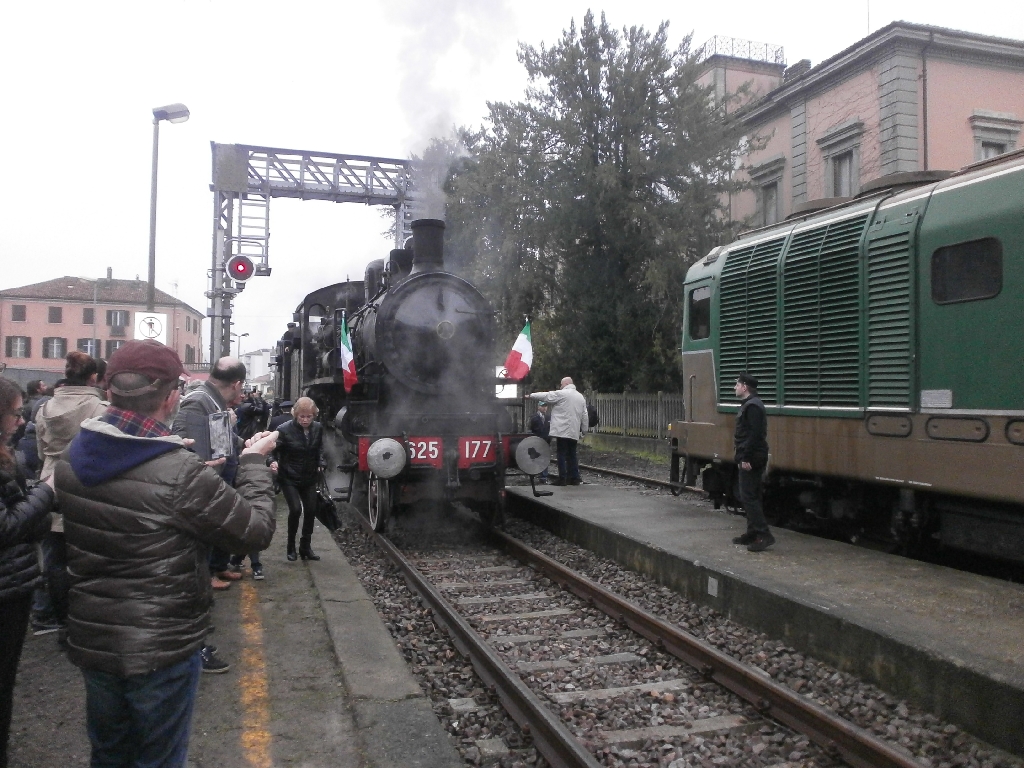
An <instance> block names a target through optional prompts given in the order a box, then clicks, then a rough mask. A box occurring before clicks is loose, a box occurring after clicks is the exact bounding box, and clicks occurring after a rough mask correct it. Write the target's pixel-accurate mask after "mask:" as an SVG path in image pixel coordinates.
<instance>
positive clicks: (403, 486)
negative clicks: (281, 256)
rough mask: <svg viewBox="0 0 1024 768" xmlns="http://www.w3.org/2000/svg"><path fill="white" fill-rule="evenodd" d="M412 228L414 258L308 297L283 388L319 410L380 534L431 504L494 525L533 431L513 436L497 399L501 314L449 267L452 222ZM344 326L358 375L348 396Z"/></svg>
mask: <svg viewBox="0 0 1024 768" xmlns="http://www.w3.org/2000/svg"><path fill="white" fill-rule="evenodd" d="M412 232H413V236H412V242H411V246H412V247H411V250H410V249H409V248H408V246H407V248H406V249H398V250H394V251H392V252H391V254H390V257H389V258H388V259H387V260H386V261H385V260H377V261H373V262H370V264H368V265H367V267H366V273H365V277H364V280H363V282H361V283H360V282H345V283H338V284H335V285H331V286H326V287H324V288H320V289H318V290H317V291H314V292H312V293H310V294H309V295H308V296H306V298H305V299H304V300H303V302H302V304H301V305H300V306H299V307H298V308H297V310H296V315H295V320H296V323H293V324H290V325H289V328H288V331H287V332H286V333H285V334H284V336H283V337H282V338H281V340H280V341H279V342H278V348H279V349H278V365H277V387H278V389H277V391H278V393H279V396H280V397H282V399H294V398H296V397H298V396H300V395H306V396H308V397H311V398H312V399H313V400H314V401H315V402H316V403H317V405H318V407H319V408H320V413H321V419H323V420H324V422H325V426H327V427H328V428H333V430H334V446H335V448H336V453H337V454H338V455H339V456H342V457H343V458H342V459H341V467H342V469H343V470H344V471H346V472H349V473H351V475H352V476H351V478H350V487H351V488H352V489H353V490H352V501H353V503H355V504H356V505H357V506H360V507H364V508H365V509H366V512H367V514H368V516H369V518H370V522H371V523H372V525H373V527H374V529H375V530H382V529H383V528H384V527H385V524H386V523H387V521H388V520H389V519H390V518H391V517H393V516H395V515H397V514H400V513H402V512H404V511H405V510H408V509H410V508H411V507H412V506H413V505H415V504H417V503H420V502H430V501H435V502H442V503H446V504H450V503H453V502H459V503H461V504H462V505H464V506H466V507H469V508H470V509H473V510H475V511H477V512H478V513H479V515H480V516H481V518H482V519H483V520H484V522H486V523H489V524H495V523H497V522H500V520H501V518H502V517H503V514H504V504H505V472H506V469H507V468H509V467H511V466H516V464H517V462H516V456H515V453H516V449H517V448H518V447H519V446H520V443H521V442H522V441H523V440H524V439H525V438H527V435H524V434H521V433H514V431H513V419H512V418H511V416H510V415H509V413H508V409H507V408H506V407H505V405H504V404H503V403H502V401H500V400H498V398H497V397H496V387H495V384H496V383H497V381H498V380H497V379H496V377H495V354H494V352H495V350H494V343H495V326H496V324H495V319H494V312H493V310H492V309H491V306H490V304H489V303H488V301H487V300H486V299H485V298H484V297H483V296H482V295H481V294H480V292H479V291H478V290H477V289H476V288H475V287H474V286H473V285H472V284H471V283H469V282H468V281H466V280H464V279H463V278H461V277H458V276H456V275H453V274H451V273H449V272H445V271H444V253H443V238H444V222H442V221H438V220H434V219H421V220H418V221H414V222H413V224H412ZM343 321H344V322H345V323H347V326H348V328H349V332H350V336H351V343H352V350H353V353H354V356H355V363H356V370H357V374H358V383H357V384H355V386H354V387H353V388H352V390H351V391H350V392H347V393H346V391H345V389H344V386H343V372H342V369H341V368H340V367H339V363H340V343H341V329H342V327H343ZM328 434H330V432H328ZM527 445H529V446H530V447H531V448H532V449H533V450H532V453H533V454H536V453H537V451H538V450H540V451H542V452H546V446H541V445H533V443H532V442H529V443H528V444H527ZM524 468H525V465H524ZM531 468H532V466H531Z"/></svg>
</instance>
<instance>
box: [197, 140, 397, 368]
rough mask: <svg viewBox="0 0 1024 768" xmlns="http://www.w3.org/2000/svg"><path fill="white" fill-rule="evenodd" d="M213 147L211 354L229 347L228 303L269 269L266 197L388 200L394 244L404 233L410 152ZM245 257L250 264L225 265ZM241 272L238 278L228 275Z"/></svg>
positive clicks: (242, 261) (364, 201) (214, 355)
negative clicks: (399, 155) (405, 156)
mask: <svg viewBox="0 0 1024 768" xmlns="http://www.w3.org/2000/svg"><path fill="white" fill-rule="evenodd" d="M210 144H211V146H212V149H213V183H212V184H211V185H210V189H211V190H212V191H213V261H212V266H211V269H210V272H209V286H210V289H209V290H208V291H207V292H206V296H207V298H208V299H209V300H210V305H209V308H208V309H207V315H208V316H209V318H210V362H211V363H212V362H214V361H216V360H217V359H218V358H220V357H223V356H224V355H226V354H228V350H230V349H231V343H230V342H231V336H230V334H231V303H232V300H233V299H234V297H235V296H236V295H237V294H238V293H240V292H241V291H242V289H243V288H244V287H245V281H246V280H248V279H249V277H259V276H265V275H269V274H270V258H269V255H270V253H269V244H270V200H271V198H274V197H291V198H297V199H300V200H330V201H331V202H335V203H362V204H363V205H390V206H392V207H393V208H394V209H395V212H396V218H397V223H396V228H395V244H396V247H399V248H400V247H401V246H402V244H403V243H404V242H405V240H406V239H407V238H408V237H409V236H410V235H411V229H410V224H411V223H412V221H411V216H410V213H411V212H410V201H411V197H412V194H411V179H410V167H411V162H410V161H409V160H397V159H394V158H386V157H368V156H365V155H339V154H334V153H331V152H308V151H305V150H296V149H278V148H275V147H256V146H250V145H247V144H218V143H217V142H210ZM246 260H248V262H250V263H251V265H252V270H248V269H247V268H246V269H237V268H236V269H233V270H232V272H231V274H228V273H227V271H226V269H225V267H226V265H227V264H228V263H229V262H230V263H231V264H233V265H238V264H243V265H244V264H245V262H246ZM239 276H241V277H243V279H242V280H237V279H235V278H236V277H239Z"/></svg>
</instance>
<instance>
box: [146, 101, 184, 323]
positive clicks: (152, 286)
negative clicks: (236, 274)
mask: <svg viewBox="0 0 1024 768" xmlns="http://www.w3.org/2000/svg"><path fill="white" fill-rule="evenodd" d="M188 117H189V112H188V107H186V106H185V105H184V104H168V105H167V106H165V107H154V108H153V177H152V182H151V187H150V193H149V287H148V289H147V292H146V310H147V311H148V312H152V311H153V310H154V309H156V168H157V157H158V155H159V147H160V121H161V120H166V121H167V122H169V123H184V122H185V121H186V120H188Z"/></svg>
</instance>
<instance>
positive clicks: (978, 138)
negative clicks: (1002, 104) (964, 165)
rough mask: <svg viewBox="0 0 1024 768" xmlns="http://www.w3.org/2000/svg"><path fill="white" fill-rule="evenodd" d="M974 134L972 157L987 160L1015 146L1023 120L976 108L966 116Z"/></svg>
mask: <svg viewBox="0 0 1024 768" xmlns="http://www.w3.org/2000/svg"><path fill="white" fill-rule="evenodd" d="M968 122H969V123H970V124H971V132H972V133H973V134H974V159H975V161H978V160H988V159H989V158H990V157H997V156H999V155H1002V154H1005V153H1007V152H1010V151H1012V150H1014V149H1016V148H1017V139H1018V138H1019V137H1020V129H1021V127H1022V126H1024V121H1021V120H1018V119H1017V116H1016V115H1013V114H1009V113H1006V112H990V111H989V110H987V109H976V110H974V114H972V115H971V116H970V118H968Z"/></svg>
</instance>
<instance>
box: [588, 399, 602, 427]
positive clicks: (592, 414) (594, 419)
mask: <svg viewBox="0 0 1024 768" xmlns="http://www.w3.org/2000/svg"><path fill="white" fill-rule="evenodd" d="M600 423H601V416H600V414H599V413H598V412H597V408H595V407H594V406H592V405H591V404H590V403H587V429H594V427H596V426H597V425H598V424H600Z"/></svg>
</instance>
